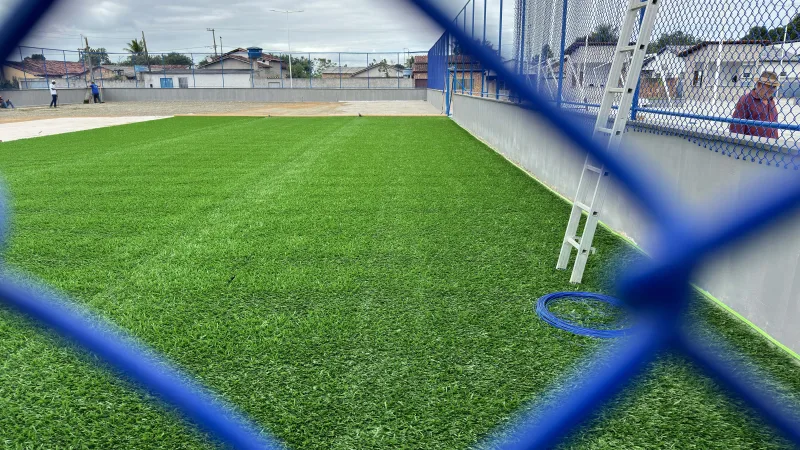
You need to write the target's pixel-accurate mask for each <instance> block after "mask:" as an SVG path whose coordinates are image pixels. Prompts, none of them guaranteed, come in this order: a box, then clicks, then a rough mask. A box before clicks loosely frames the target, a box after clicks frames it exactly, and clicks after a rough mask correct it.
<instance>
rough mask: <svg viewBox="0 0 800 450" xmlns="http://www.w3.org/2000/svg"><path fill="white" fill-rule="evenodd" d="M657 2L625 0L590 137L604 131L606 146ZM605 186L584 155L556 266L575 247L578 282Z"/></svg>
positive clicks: (624, 117)
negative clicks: (625, 69)
mask: <svg viewBox="0 0 800 450" xmlns="http://www.w3.org/2000/svg"><path fill="white" fill-rule="evenodd" d="M660 3H661V2H660V0H645V1H642V0H628V9H627V11H626V13H625V19H624V21H623V23H622V30H621V31H620V35H619V41H618V42H617V48H616V51H615V52H614V59H613V62H612V63H611V70H610V71H609V74H608V81H606V87H605V90H604V92H603V101H602V103H601V104H600V113H599V114H598V115H597V121H596V122H595V125H594V133H593V137H594V138H597V137H598V135H599V134H605V135H608V149H609V150H615V149H616V148H618V147H619V144H620V142H621V141H622V133H623V132H624V131H625V126H626V125H627V123H628V116H629V115H630V111H631V107H632V105H633V97H634V91H635V90H636V85H637V83H638V81H639V75H640V73H641V71H642V64H643V62H644V57H645V54H646V53H647V45H648V44H649V43H650V35H651V33H652V32H653V25H654V24H655V21H656V16H657V15H658V8H659V6H660ZM643 8H644V17H641V10H642V9H643ZM640 17H641V20H640ZM637 23H639V34H638V36H637V40H636V43H635V44H634V45H631V44H630V42H631V39H632V37H633V32H634V30H635V28H634V27H635V26H636V24H637ZM626 59H630V67H629V68H628V75H627V76H626V77H625V78H624V82H623V86H622V87H617V86H619V81H618V80H621V79H622V71H623V66H624V62H625V60H626ZM612 86H614V87H612ZM617 95H621V98H620V100H619V104H618V109H617V115H616V117H615V118H614V125H613V126H612V127H611V128H608V121H609V115H610V114H611V107H612V105H613V104H614V102H615V100H616V98H617ZM589 178H591V179H593V180H594V191H593V192H592V194H591V197H592V198H591V201H590V203H589V204H588V205H587V204H585V203H583V202H582V200H583V198H584V194H585V193H588V192H585V191H587V189H586V188H587V187H589V186H590V185H589V183H590V181H589ZM607 189H608V172H607V171H606V170H605V167H603V166H602V165H593V164H592V161H591V160H590V158H589V156H588V155H587V157H586V161H585V162H584V164H583V172H582V173H581V180H580V182H579V183H578V190H577V192H576V193H575V202H574V203H573V205H572V213H571V214H570V216H569V224H568V225H567V232H566V234H565V235H564V241H563V243H562V245H561V254H560V255H559V257H558V265H557V266H556V268H557V269H559V270H564V269H566V268H567V265H568V264H569V259H570V255H571V254H572V249H573V248H575V249H576V250H578V255H577V256H576V258H575V265H574V267H573V269H572V277H571V278H570V282H571V283H580V282H581V280H582V279H583V271H584V269H585V268H586V262H587V261H588V260H589V253H590V252H592V251H593V250H594V249H593V248H592V241H593V240H594V234H595V231H596V230H597V222H598V220H599V219H600V217H599V215H600V209H601V208H602V207H603V201H604V200H605V196H606V191H607ZM584 211H585V212H586V213H587V214H588V215H589V216H588V218H587V219H586V226H585V227H584V230H583V236H578V235H577V234H576V233H577V232H578V226H579V225H580V221H581V216H582V215H583V212H584Z"/></svg>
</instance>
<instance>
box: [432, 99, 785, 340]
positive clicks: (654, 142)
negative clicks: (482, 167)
mask: <svg viewBox="0 0 800 450" xmlns="http://www.w3.org/2000/svg"><path fill="white" fill-rule="evenodd" d="M428 92H429V95H428V101H429V102H431V103H432V104H435V105H437V104H439V103H440V102H441V100H440V95H441V93H439V92H436V91H428ZM452 113H453V119H454V120H455V121H456V122H457V123H458V124H459V125H460V126H462V127H463V128H465V129H466V130H468V131H469V132H471V133H472V134H474V135H475V136H477V137H479V138H480V139H482V140H483V141H485V142H486V143H487V144H488V145H490V146H491V147H492V148H493V149H495V150H496V151H498V152H499V153H501V154H503V155H504V156H505V157H507V158H508V159H510V160H511V161H513V162H514V163H516V164H518V165H520V166H521V167H523V168H524V169H525V170H526V171H528V172H529V173H531V174H532V175H533V176H535V177H536V178H537V179H538V180H540V181H541V182H542V183H544V184H546V185H548V186H550V187H551V188H553V189H554V190H556V191H557V192H559V193H560V194H562V195H564V196H565V197H567V198H570V199H573V197H574V195H575V190H576V189H577V184H578V181H579V179H580V174H581V170H582V166H583V159H584V157H583V156H582V155H581V154H580V152H577V151H570V148H571V145H570V144H568V143H567V142H566V141H565V140H564V138H562V137H561V136H559V135H557V134H556V133H555V132H554V131H553V130H552V129H551V128H550V127H549V126H548V125H547V124H545V123H543V121H542V119H541V118H538V117H537V116H536V115H535V114H533V113H531V112H529V111H526V110H523V109H520V108H518V107H517V106H514V105H512V104H509V103H505V102H498V101H495V100H489V99H481V98H475V97H469V96H462V95H456V96H455V97H454V99H453V107H452ZM624 144H625V145H624V147H623V148H622V149H621V150H620V152H621V153H622V154H623V155H627V156H628V158H629V160H634V159H635V160H636V162H637V164H639V165H640V167H641V170H642V172H644V173H650V174H653V175H654V178H655V176H661V177H662V179H663V180H664V182H665V183H666V184H667V185H668V186H669V187H670V188H671V189H673V190H674V192H677V194H676V195H678V196H679V199H680V202H681V203H683V204H685V205H687V206H693V207H696V208H697V210H698V211H702V212H705V213H710V212H711V210H712V209H715V208H720V207H726V208H728V209H729V210H732V211H735V210H736V208H746V207H747V206H749V205H747V204H745V203H742V199H744V198H746V197H747V196H748V195H749V194H752V184H751V182H752V181H753V180H755V179H759V178H760V177H764V176H767V177H771V178H773V179H774V178H775V177H777V176H778V175H787V176H790V175H796V173H797V172H794V171H791V172H790V171H787V170H785V169H777V168H775V167H774V166H766V165H759V164H757V163H753V162H745V161H741V160H736V159H732V158H728V157H726V156H722V155H720V154H719V153H714V152H711V151H709V150H707V149H704V148H703V147H701V146H698V145H697V144H695V143H692V142H690V141H689V140H686V139H683V138H680V137H674V136H666V135H663V134H651V133H646V132H630V133H627V134H626V137H625V139H624ZM612 180H613V178H612ZM764 195H769V192H767V191H765V192H764ZM705 205H711V206H708V207H705V208H703V206H705ZM729 212H731V211H729ZM695 219H702V217H695ZM707 219H708V220H714V218H713V217H707ZM567 220H568V217H566V216H565V217H564V218H563V226H564V228H558V229H555V230H552V231H553V232H554V233H563V232H564V229H565V228H566V225H567ZM601 220H602V221H603V222H605V223H606V224H607V225H609V226H610V227H611V228H612V229H614V230H617V231H619V232H621V233H623V234H625V235H627V236H629V237H630V238H632V239H633V240H634V241H636V242H637V243H638V244H639V245H641V246H642V247H643V248H644V249H645V250H647V249H648V248H651V247H652V243H651V242H650V240H651V238H652V236H653V224H652V223H650V222H649V221H648V220H647V219H645V217H644V216H643V215H642V214H641V213H640V211H639V210H638V209H637V208H636V207H635V206H634V205H633V203H632V202H631V201H630V200H629V199H628V198H627V196H626V194H624V193H623V191H622V190H621V189H619V188H618V187H617V186H616V185H614V183H612V186H611V188H610V190H609V194H608V197H607V199H606V202H605V205H604V207H603V212H602V219H601ZM798 229H800V212H798V213H795V214H794V215H793V216H792V217H791V218H789V219H787V220H784V221H782V222H781V223H780V224H778V225H776V226H773V227H771V228H770V229H768V230H767V231H765V232H762V233H761V234H759V236H758V237H757V238H754V239H751V240H748V241H746V242H744V243H741V244H737V245H736V246H735V247H732V248H730V249H728V250H726V251H725V252H723V253H720V254H717V255H715V256H714V257H713V258H712V259H711V260H710V261H709V262H708V264H706V265H705V266H704V267H703V269H702V270H701V271H700V272H699V273H697V274H696V280H697V284H698V285H699V286H700V287H701V288H703V289H705V290H707V291H708V292H710V293H711V294H713V295H714V296H716V297H717V298H718V299H720V300H721V301H722V302H724V303H725V304H726V305H728V306H730V307H731V308H733V309H734V310H735V311H737V312H738V313H740V314H742V315H743V316H744V317H746V318H747V319H748V320H750V321H751V322H753V323H754V324H755V325H757V326H758V327H760V328H761V329H763V330H765V331H766V332H767V333H769V334H770V335H771V336H773V337H774V338H775V339H777V340H778V341H780V342H782V343H783V344H784V345H786V346H787V347H789V348H791V349H792V350H794V351H795V352H800V326H798V324H799V323H800V233H798V232H797V230H798ZM557 258H558V255H556V254H554V255H553V261H552V263H553V267H554V269H553V270H555V263H556V260H557Z"/></svg>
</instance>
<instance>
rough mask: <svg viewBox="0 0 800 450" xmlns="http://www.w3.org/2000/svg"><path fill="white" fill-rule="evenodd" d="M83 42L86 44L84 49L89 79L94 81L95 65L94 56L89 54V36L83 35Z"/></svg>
mask: <svg viewBox="0 0 800 450" xmlns="http://www.w3.org/2000/svg"><path fill="white" fill-rule="evenodd" d="M83 42H84V43H85V44H86V49H84V51H83V59H84V65H85V66H87V67H88V68H89V74H90V75H89V79H90V80H92V81H94V67H92V58H91V56H89V48H90V47H89V38H88V37H86V36H83Z"/></svg>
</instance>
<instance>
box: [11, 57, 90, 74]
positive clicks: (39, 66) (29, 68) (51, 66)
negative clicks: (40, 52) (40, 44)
mask: <svg viewBox="0 0 800 450" xmlns="http://www.w3.org/2000/svg"><path fill="white" fill-rule="evenodd" d="M5 65H6V66H9V67H13V68H15V69H17V70H21V71H23V72H26V73H29V74H31V75H33V76H37V77H43V76H45V75H47V76H53V77H63V76H65V75H82V74H84V73H86V72H88V71H89V70H88V68H86V67H85V66H84V64H83V63H79V62H69V61H67V62H64V61H55V60H54V61H42V60H34V59H26V60H25V61H24V62H18V61H6V62H5Z"/></svg>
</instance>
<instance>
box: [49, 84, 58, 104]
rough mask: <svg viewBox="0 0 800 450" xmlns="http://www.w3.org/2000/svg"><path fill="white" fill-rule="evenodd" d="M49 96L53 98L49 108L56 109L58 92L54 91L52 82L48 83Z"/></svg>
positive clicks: (54, 85) (54, 87) (54, 86)
mask: <svg viewBox="0 0 800 450" xmlns="http://www.w3.org/2000/svg"><path fill="white" fill-rule="evenodd" d="M50 95H51V96H52V97H53V100H52V101H51V102H50V107H51V108H58V91H57V90H56V82H55V81H53V82H52V83H50Z"/></svg>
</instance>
